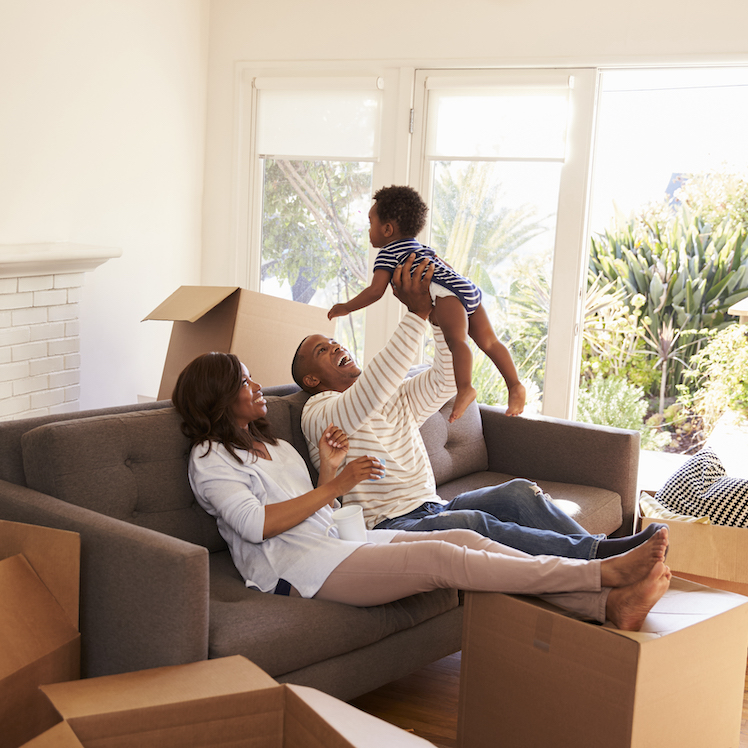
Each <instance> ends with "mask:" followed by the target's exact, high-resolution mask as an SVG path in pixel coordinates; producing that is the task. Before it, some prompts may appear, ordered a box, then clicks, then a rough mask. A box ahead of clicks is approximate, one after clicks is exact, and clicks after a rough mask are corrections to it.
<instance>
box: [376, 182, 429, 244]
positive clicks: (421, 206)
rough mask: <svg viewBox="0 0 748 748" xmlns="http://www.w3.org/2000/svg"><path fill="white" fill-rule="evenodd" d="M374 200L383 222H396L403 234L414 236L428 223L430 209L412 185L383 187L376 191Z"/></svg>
mask: <svg viewBox="0 0 748 748" xmlns="http://www.w3.org/2000/svg"><path fill="white" fill-rule="evenodd" d="M374 200H375V201H376V203H377V215H378V216H379V220H380V221H381V222H382V223H387V222H388V221H391V222H393V223H396V224H397V227H398V229H400V233H401V234H402V235H403V236H407V237H414V236H416V235H417V234H419V233H420V232H421V230H422V229H423V227H424V226H425V225H426V213H428V210H429V209H428V207H427V206H426V203H424V202H423V200H422V199H421V196H420V195H419V194H418V193H417V192H416V191H415V190H414V189H413V188H412V187H406V186H404V185H403V186H398V185H394V184H393V185H392V186H390V187H382V189H381V190H377V191H376V192H375V193H374Z"/></svg>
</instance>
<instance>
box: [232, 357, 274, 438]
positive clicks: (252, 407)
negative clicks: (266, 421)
mask: <svg viewBox="0 0 748 748" xmlns="http://www.w3.org/2000/svg"><path fill="white" fill-rule="evenodd" d="M232 410H233V415H234V418H235V419H236V423H237V426H239V428H240V429H246V428H247V424H249V423H251V422H252V421H256V420H257V419H258V418H264V417H265V416H266V415H267V412H268V406H267V402H266V401H265V398H264V397H263V396H262V387H261V385H259V384H258V383H257V382H253V381H252V377H250V376H249V372H248V371H247V367H246V366H244V364H242V388H241V389H240V390H239V394H238V395H237V396H236V400H235V401H234V404H233V406H232Z"/></svg>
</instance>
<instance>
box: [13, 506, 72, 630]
mask: <svg viewBox="0 0 748 748" xmlns="http://www.w3.org/2000/svg"><path fill="white" fill-rule="evenodd" d="M80 545H81V540H80V535H79V534H78V533H77V532H68V531H66V530H55V529H53V528H51V527H40V526H38V525H27V524H23V523H21V522H9V521H7V520H0V559H3V558H9V557H10V556H15V555H16V554H19V553H20V554H23V556H24V557H25V558H26V560H27V561H28V562H29V564H30V565H31V566H32V568H33V569H34V571H35V572H36V574H37V575H38V576H39V578H40V579H41V580H42V582H43V583H44V585H45V586H46V587H47V589H48V590H49V591H50V593H51V594H52V595H53V596H54V598H55V600H57V602H58V604H59V605H60V607H61V608H62V609H63V610H64V611H65V614H66V615H67V617H68V620H69V621H70V623H71V624H72V625H73V626H75V627H76V628H78V605H79V587H80Z"/></svg>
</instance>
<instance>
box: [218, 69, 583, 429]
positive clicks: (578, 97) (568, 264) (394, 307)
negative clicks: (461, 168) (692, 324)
mask: <svg viewBox="0 0 748 748" xmlns="http://www.w3.org/2000/svg"><path fill="white" fill-rule="evenodd" d="M545 70H546V69H540V68H538V69H521V70H519V69H504V68H488V67H486V68H482V69H480V70H476V69H459V68H455V69H449V70H446V69H435V68H428V67H423V68H419V69H416V68H415V67H412V66H407V65H397V66H389V67H388V66H387V65H385V64H384V63H376V62H372V63H359V64H357V65H356V66H355V67H353V66H351V65H350V63H339V64H336V63H330V62H295V63H284V62H278V63H267V64H261V65H258V64H257V63H252V62H240V63H237V65H236V68H235V79H234V86H235V91H234V93H235V101H236V102H237V105H236V108H235V121H234V140H233V152H234V158H233V164H234V172H233V174H232V190H231V194H232V206H231V225H232V228H233V236H232V244H233V251H232V253H231V255H232V256H231V263H230V268H231V269H230V275H231V276H232V281H230V282H233V283H236V285H239V286H242V287H244V288H249V289H250V290H254V291H259V290H260V267H261V240H262V172H261V165H260V161H259V159H258V158H257V150H256V148H255V139H254V131H255V121H256V116H257V91H256V89H255V88H254V84H253V81H254V79H255V78H258V77H262V78H265V79H267V78H269V77H277V78H279V79H299V78H302V79H303V78H311V79H315V78H320V77H327V76H332V77H339V78H361V77H371V78H374V77H381V78H383V80H384V90H383V100H382V119H381V133H380V157H379V159H378V160H377V161H375V163H374V174H373V181H372V190H373V191H376V190H377V189H379V188H380V187H384V186H386V185H390V184H410V185H412V186H413V187H415V188H416V189H418V190H419V191H421V192H422V193H423V194H425V195H428V194H429V190H428V188H429V185H428V184H424V179H425V175H426V174H428V173H429V170H428V169H424V163H423V159H422V149H423V144H424V134H425V133H424V131H423V127H424V118H423V113H424V111H426V110H425V109H424V106H425V104H426V100H425V97H426V90H425V87H424V85H423V82H422V81H423V76H424V75H425V74H427V73H430V74H432V75H433V74H438V75H449V76H457V77H460V76H465V77H468V76H470V77H473V78H474V77H475V76H476V74H477V75H491V76H498V75H503V76H504V77H505V80H507V79H512V80H515V79H518V78H519V79H521V78H522V77H523V76H532V77H534V78H537V77H538V76H539V75H540V76H541V77H542V75H543V73H544V71H545ZM548 72H549V74H551V75H554V76H557V75H558V74H559V72H563V73H565V74H568V75H573V76H574V80H575V86H574V88H573V90H572V94H571V101H572V107H571V127H570V130H569V136H568V139H567V153H568V157H567V159H566V163H565V165H564V168H563V170H562V177H561V188H560V198H559V210H558V215H557V227H556V244H555V254H554V264H553V277H552V297H551V314H550V319H549V329H548V348H547V356H546V376H545V391H544V394H543V413H544V414H545V415H550V416H554V417H559V418H571V417H573V413H574V408H575V403H576V393H577V387H578V381H579V364H580V361H579V356H580V341H581V325H582V322H583V320H582V312H583V294H584V282H585V280H586V268H587V262H588V259H587V257H588V252H587V226H586V221H587V205H588V193H589V188H590V172H591V158H592V136H593V132H594V114H595V104H596V91H597V80H598V75H597V69H595V68H568V69H563V70H562V69H559V68H554V69H548ZM373 257H374V252H373V251H372V250H371V248H370V259H369V265H370V268H369V269H370V271H371V265H372V263H373ZM402 314H403V309H402V305H401V304H400V303H399V302H398V301H397V300H396V299H394V298H393V297H392V295H391V294H386V295H385V297H384V298H383V299H382V300H380V301H379V302H377V303H376V304H374V305H372V306H371V307H369V308H368V309H367V310H366V324H365V361H364V362H363V363H364V364H366V363H367V362H368V361H369V360H371V358H372V356H373V355H375V354H376V353H377V351H379V350H380V349H381V348H382V347H383V346H384V345H385V344H386V342H387V340H389V338H390V336H391V335H392V332H393V331H394V330H395V328H396V327H397V325H398V323H399V321H400V319H401V317H402Z"/></svg>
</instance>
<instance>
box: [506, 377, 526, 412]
mask: <svg viewBox="0 0 748 748" xmlns="http://www.w3.org/2000/svg"><path fill="white" fill-rule="evenodd" d="M526 397H527V393H526V391H525V385H524V384H522V383H521V382H518V383H517V384H515V385H514V386H513V387H511V388H510V389H509V401H508V402H507V406H506V414H507V415H508V416H518V415H520V414H521V413H522V412H523V411H524V409H525V399H526Z"/></svg>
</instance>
